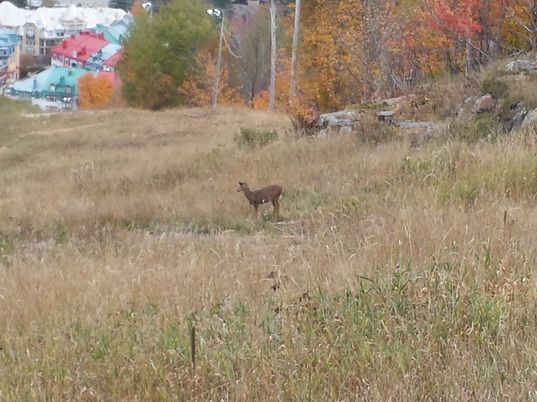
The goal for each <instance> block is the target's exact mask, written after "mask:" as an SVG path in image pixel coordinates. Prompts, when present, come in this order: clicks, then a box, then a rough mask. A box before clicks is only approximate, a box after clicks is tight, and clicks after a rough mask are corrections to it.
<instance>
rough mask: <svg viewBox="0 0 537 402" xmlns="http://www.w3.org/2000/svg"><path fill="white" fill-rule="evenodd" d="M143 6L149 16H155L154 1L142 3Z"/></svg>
mask: <svg viewBox="0 0 537 402" xmlns="http://www.w3.org/2000/svg"><path fill="white" fill-rule="evenodd" d="M142 8H143V9H144V10H145V11H147V12H148V13H149V18H151V17H152V16H153V3H151V2H150V1H148V2H145V3H142Z"/></svg>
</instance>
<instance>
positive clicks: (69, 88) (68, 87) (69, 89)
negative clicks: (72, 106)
mask: <svg viewBox="0 0 537 402" xmlns="http://www.w3.org/2000/svg"><path fill="white" fill-rule="evenodd" d="M65 92H67V93H68V94H69V93H71V86H70V85H66V86H65Z"/></svg>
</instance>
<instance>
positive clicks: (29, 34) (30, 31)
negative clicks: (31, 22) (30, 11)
mask: <svg viewBox="0 0 537 402" xmlns="http://www.w3.org/2000/svg"><path fill="white" fill-rule="evenodd" d="M26 36H27V37H30V38H33V37H34V36H35V28H34V27H33V26H28V27H27V28H26Z"/></svg>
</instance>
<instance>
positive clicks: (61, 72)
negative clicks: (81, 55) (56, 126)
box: [6, 66, 88, 109]
mask: <svg viewBox="0 0 537 402" xmlns="http://www.w3.org/2000/svg"><path fill="white" fill-rule="evenodd" d="M87 73H88V71H87V70H86V69H83V68H71V67H60V66H51V67H50V68H48V69H46V70H45V71H42V72H41V73H39V74H36V75H35V76H33V77H31V78H27V79H25V80H22V81H17V82H15V83H14V84H12V85H10V86H9V87H8V88H7V91H6V92H7V95H9V96H10V97H13V98H18V99H27V100H32V103H35V104H39V105H40V106H42V107H43V108H46V109H51V108H52V109H65V108H73V107H75V105H76V99H77V98H78V87H77V80H78V78H79V77H80V76H82V75H84V74H87Z"/></svg>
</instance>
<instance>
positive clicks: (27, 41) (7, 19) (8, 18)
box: [0, 1, 130, 56]
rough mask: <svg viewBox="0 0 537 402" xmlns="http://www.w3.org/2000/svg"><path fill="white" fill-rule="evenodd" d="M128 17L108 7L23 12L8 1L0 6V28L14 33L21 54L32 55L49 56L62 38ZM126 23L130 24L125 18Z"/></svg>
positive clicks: (45, 8)
mask: <svg viewBox="0 0 537 402" xmlns="http://www.w3.org/2000/svg"><path fill="white" fill-rule="evenodd" d="M126 16H127V13H126V12H125V11H123V10H120V9H113V8H109V7H98V8H90V7H76V6H74V5H70V6H69V7H53V8H48V7H40V8H38V9H35V10H26V9H20V8H17V7H15V6H14V5H13V4H12V3H10V2H9V1H3V2H2V3H0V28H7V29H11V30H13V31H14V32H16V33H17V35H18V36H19V39H20V44H21V50H20V52H21V53H25V54H32V55H34V56H39V55H47V56H48V55H50V53H51V50H52V48H53V47H54V46H55V45H57V44H58V43H60V42H61V41H62V39H64V38H66V37H70V36H71V35H76V34H78V33H79V32H81V31H85V30H90V29H94V28H96V27H97V26H104V27H108V26H110V25H112V24H114V23H116V22H118V21H121V20H122V19H123V18H125V17H126ZM126 21H127V22H126V23H128V21H130V19H129V18H127V19H126Z"/></svg>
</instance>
